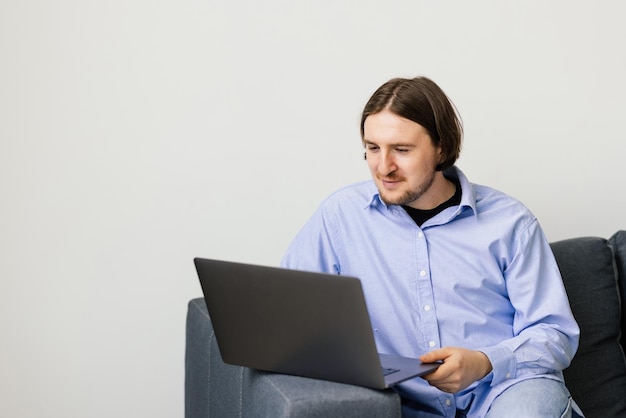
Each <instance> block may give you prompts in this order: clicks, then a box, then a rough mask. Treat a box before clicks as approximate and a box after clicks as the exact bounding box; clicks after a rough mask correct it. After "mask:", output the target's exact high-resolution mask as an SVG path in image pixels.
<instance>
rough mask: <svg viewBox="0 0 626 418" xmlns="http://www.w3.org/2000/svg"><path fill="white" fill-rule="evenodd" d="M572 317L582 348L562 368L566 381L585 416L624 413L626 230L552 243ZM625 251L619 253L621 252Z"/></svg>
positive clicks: (625, 381)
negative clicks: (619, 260)
mask: <svg viewBox="0 0 626 418" xmlns="http://www.w3.org/2000/svg"><path fill="white" fill-rule="evenodd" d="M551 246H552V250H553V252H554V255H555V257H556V260H557V263H558V265H559V269H560V270H561V274H562V276H563V282H564V284H565V288H566V290H567V294H568V297H569V299H570V305H571V307H572V312H573V314H574V317H575V318H576V320H577V321H578V325H579V326H580V329H581V338H580V345H579V348H578V352H577V353H576V356H575V357H574V359H573V361H572V364H571V365H570V367H569V368H567V369H566V370H565V371H564V374H565V381H566V384H567V386H568V388H569V390H570V392H571V393H572V396H573V397H574V399H575V400H576V402H577V403H578V404H579V406H580V407H581V409H582V411H583V412H584V413H585V415H586V417H587V418H593V417H609V416H626V396H625V395H626V359H625V357H624V350H623V346H622V345H621V344H620V339H621V338H622V335H623V334H626V333H624V323H623V322H624V321H622V317H623V309H622V308H623V307H622V304H621V299H622V295H621V294H622V293H623V286H621V285H620V284H619V282H620V280H621V282H622V284H623V283H624V276H623V274H622V275H621V276H620V269H621V272H622V273H623V271H624V266H623V265H622V267H620V268H618V265H617V264H618V262H617V259H616V258H617V255H618V254H621V261H623V260H624V259H626V257H624V255H625V252H626V232H624V231H620V233H618V234H616V235H614V236H613V237H612V238H611V239H610V240H608V241H607V240H605V239H603V238H595V237H581V238H573V239H569V240H563V241H558V242H554V243H552V244H551ZM620 251H621V253H620Z"/></svg>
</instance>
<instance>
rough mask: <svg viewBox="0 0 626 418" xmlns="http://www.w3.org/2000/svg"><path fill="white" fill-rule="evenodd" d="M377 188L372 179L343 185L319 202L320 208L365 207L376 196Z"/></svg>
mask: <svg viewBox="0 0 626 418" xmlns="http://www.w3.org/2000/svg"><path fill="white" fill-rule="evenodd" d="M377 194H378V190H377V189H376V185H375V184H374V182H373V181H372V180H365V181H361V182H358V183H353V184H350V185H347V186H344V187H342V188H340V189H338V190H336V191H334V192H333V193H331V194H330V195H329V196H328V197H326V199H324V200H323V201H322V203H321V207H322V208H327V209H333V208H343V207H346V206H347V207H356V208H358V207H360V208H365V207H367V206H369V205H370V203H371V202H372V200H373V199H374V198H375V197H376V196H377Z"/></svg>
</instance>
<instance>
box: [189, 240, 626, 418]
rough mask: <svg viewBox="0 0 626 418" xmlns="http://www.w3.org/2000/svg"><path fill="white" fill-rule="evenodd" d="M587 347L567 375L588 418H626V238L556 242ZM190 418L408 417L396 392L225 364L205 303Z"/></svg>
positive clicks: (194, 328) (192, 334) (193, 333)
mask: <svg viewBox="0 0 626 418" xmlns="http://www.w3.org/2000/svg"><path fill="white" fill-rule="evenodd" d="M551 247H552V250H553V252H554V255H555V257H556V260H557V263H558V265H559V268H560V270H561V274H562V276H563V281H564V284H565V288H566V290H567V293H568V296H569V298H570V304H571V307H572V311H573V313H574V316H575V318H576V320H577V321H578V323H579V326H580V328H581V339H580V346H579V349H578V352H577V353H576V356H575V357H574V359H573V361H572V363H571V365H570V367H569V368H567V369H566V370H565V371H564V375H565V380H566V384H567V386H568V388H569V390H570V392H571V393H572V396H573V397H574V399H575V400H576V402H577V403H578V405H579V406H580V408H581V409H582V411H583V412H584V413H585V416H586V417H587V418H596V417H598V418H607V417H626V360H625V357H624V347H625V345H624V344H625V342H626V332H625V329H624V318H626V303H625V304H622V303H621V301H622V300H625V301H626V294H625V275H626V231H618V232H617V233H615V234H614V235H613V236H612V237H610V238H609V239H604V238H599V237H577V238H572V239H566V240H562V241H557V242H553V243H551ZM186 326H187V328H186V351H185V417H186V418H208V417H211V418H225V417H228V418H230V417H272V418H280V417H298V418H307V417H311V418H313V417H319V418H321V417H324V418H328V417H347V418H350V417H355V418H357V417H358V418H364V417H376V418H381V417H383V418H384V417H390V418H391V417H401V416H402V413H401V405H400V398H399V396H398V395H397V394H396V393H395V392H394V391H393V390H385V391H380V390H373V389H368V388H363V387H357V386H351V385H346V384H340V383H333V382H327V381H321V380H315V379H307V378H303V377H296V376H287V375H281V374H273V373H267V372H263V371H258V370H252V369H248V368H244V367H238V366H232V365H228V364H225V363H224V362H222V360H221V358H220V353H219V349H218V346H217V343H216V341H215V337H214V334H213V329H212V327H211V320H210V318H209V316H208V313H207V309H206V305H205V303H204V299H203V298H195V299H192V300H191V301H189V304H188V311H187V323H186Z"/></svg>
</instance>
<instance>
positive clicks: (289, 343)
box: [194, 258, 437, 389]
mask: <svg viewBox="0 0 626 418" xmlns="http://www.w3.org/2000/svg"><path fill="white" fill-rule="evenodd" d="M194 263H195V266H196V270H197V272H198V277H199V279H200V284H201V287H202V291H203V293H204V297H205V302H206V305H207V309H208V312H209V316H210V317H211V322H212V323H213V327H214V329H215V337H216V340H217V344H218V347H219V350H220V354H221V356H222V359H223V360H224V362H226V363H229V364H235V365H239V366H245V367H251V368H254V369H260V370H266V371H271V372H277V373H285V374H292V375H298V376H305V377H312V378H318V379H324V380H331V381H335V382H342V383H349V384H355V385H360V386H366V387H371V388H379V389H382V388H386V387H389V386H391V385H393V384H395V383H398V382H399V381H402V380H406V379H409V378H411V377H414V376H419V375H423V374H425V373H428V372H430V371H432V370H434V369H435V368H436V367H437V365H433V364H423V363H421V362H420V361H419V360H417V359H406V358H396V356H390V355H380V356H379V354H378V352H377V351H376V344H375V341H374V336H373V333H372V327H371V323H370V319H369V315H368V312H367V307H366V304H365V298H364V296H363V290H362V287H361V282H360V280H359V279H357V278H354V277H346V276H337V275H330V274H323V273H313V272H304V271H296V270H288V269H281V268H276V267H265V266H257V265H251V264H242V263H233V262H227V261H221V260H210V259H202V258H196V259H194ZM381 358H382V359H383V362H385V363H386V362H388V361H400V363H402V364H382V365H381ZM406 366H410V368H411V370H404V368H405V367H406ZM383 369H393V370H394V372H393V373H391V374H388V375H387V376H384V375H383Z"/></svg>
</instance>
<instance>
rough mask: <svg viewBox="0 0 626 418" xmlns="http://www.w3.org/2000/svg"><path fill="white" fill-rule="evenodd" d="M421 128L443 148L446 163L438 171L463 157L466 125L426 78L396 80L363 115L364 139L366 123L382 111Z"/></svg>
mask: <svg viewBox="0 0 626 418" xmlns="http://www.w3.org/2000/svg"><path fill="white" fill-rule="evenodd" d="M385 109H386V110H389V111H390V112H392V113H394V114H396V115H398V116H400V117H403V118H405V119H409V120H412V121H413V122H415V123H419V124H420V125H422V126H423V127H424V128H425V129H426V130H427V131H428V134H429V135H430V138H431V140H432V141H433V144H434V145H435V146H440V147H441V151H442V155H443V161H442V162H441V163H440V164H439V165H438V166H437V170H445V169H446V168H448V167H451V166H452V165H454V163H455V162H456V160H457V159H458V158H459V154H460V153H461V142H462V139H463V125H462V123H461V117H460V115H459V114H458V112H457V110H456V108H455V107H454V104H453V103H452V101H451V100H450V99H449V98H448V96H446V94H445V93H444V92H443V90H441V88H440V87H439V86H438V85H437V84H435V83H434V82H433V81H432V80H430V79H428V78H426V77H416V78H411V79H408V78H394V79H392V80H389V81H387V82H386V83H385V84H383V85H382V86H380V87H379V88H378V90H376V91H375V92H374V94H373V95H372V97H370V99H369V100H368V102H367V104H366V105H365V108H364V109H363V114H362V115H361V139H363V138H364V134H365V132H364V126H365V119H367V117H368V116H369V115H373V114H375V113H379V112H381V111H383V110H385Z"/></svg>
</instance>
